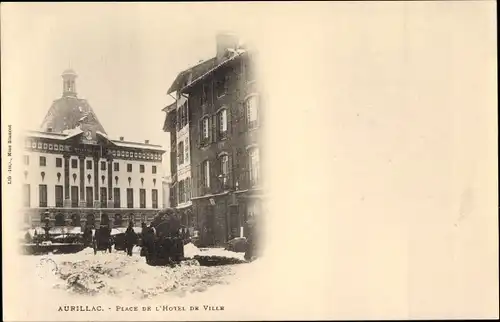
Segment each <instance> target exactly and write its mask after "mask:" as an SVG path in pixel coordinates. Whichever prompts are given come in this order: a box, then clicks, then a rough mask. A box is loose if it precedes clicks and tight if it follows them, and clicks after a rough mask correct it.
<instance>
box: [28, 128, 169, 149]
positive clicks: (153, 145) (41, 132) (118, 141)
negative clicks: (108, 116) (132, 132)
mask: <svg viewBox="0 0 500 322" xmlns="http://www.w3.org/2000/svg"><path fill="white" fill-rule="evenodd" d="M25 132H26V133H28V134H30V133H32V134H49V135H56V136H60V137H61V138H66V137H67V136H68V134H64V133H58V132H44V131H36V130H27V131H25ZM79 134H81V133H79ZM104 138H106V139H107V140H108V141H110V142H112V143H125V144H135V145H142V146H144V147H145V148H147V147H151V148H162V146H161V145H159V144H150V143H143V142H133V141H121V140H110V139H109V138H108V137H106V136H104ZM131 148H133V147H131ZM159 151H163V152H167V150H163V149H162V150H159Z"/></svg>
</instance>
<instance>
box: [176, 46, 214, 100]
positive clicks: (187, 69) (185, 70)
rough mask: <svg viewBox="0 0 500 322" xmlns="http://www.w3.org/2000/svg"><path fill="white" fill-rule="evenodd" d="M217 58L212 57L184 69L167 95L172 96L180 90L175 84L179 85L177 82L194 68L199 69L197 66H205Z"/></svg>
mask: <svg viewBox="0 0 500 322" xmlns="http://www.w3.org/2000/svg"><path fill="white" fill-rule="evenodd" d="M215 58H216V57H215V56H213V57H210V58H208V59H205V60H202V61H200V62H198V63H196V64H195V65H191V66H190V67H188V68H186V69H184V70H183V71H181V72H180V73H179V74H177V77H176V78H175V79H174V81H173V82H172V85H170V88H169V89H168V91H167V94H168V95H169V94H172V93H173V92H175V91H177V90H178V88H177V87H176V86H175V84H176V83H177V81H178V80H179V78H180V77H181V76H184V74H186V73H187V72H188V71H190V70H192V69H193V68H195V67H197V66H199V65H201V64H204V63H206V62H208V61H209V60H212V59H215Z"/></svg>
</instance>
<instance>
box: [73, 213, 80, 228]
mask: <svg viewBox="0 0 500 322" xmlns="http://www.w3.org/2000/svg"><path fill="white" fill-rule="evenodd" d="M71 226H73V227H78V226H81V219H80V215H79V214H72V215H71Z"/></svg>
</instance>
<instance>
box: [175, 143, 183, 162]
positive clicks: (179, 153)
mask: <svg viewBox="0 0 500 322" xmlns="http://www.w3.org/2000/svg"><path fill="white" fill-rule="evenodd" d="M183 163H184V141H181V142H179V144H178V146H177V164H178V165H181V164H183Z"/></svg>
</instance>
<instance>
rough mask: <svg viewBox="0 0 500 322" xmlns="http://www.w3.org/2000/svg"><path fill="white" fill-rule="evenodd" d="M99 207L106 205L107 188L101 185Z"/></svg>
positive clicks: (105, 206)
mask: <svg viewBox="0 0 500 322" xmlns="http://www.w3.org/2000/svg"><path fill="white" fill-rule="evenodd" d="M100 199H101V208H107V207H108V188H105V187H101V195H100Z"/></svg>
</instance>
